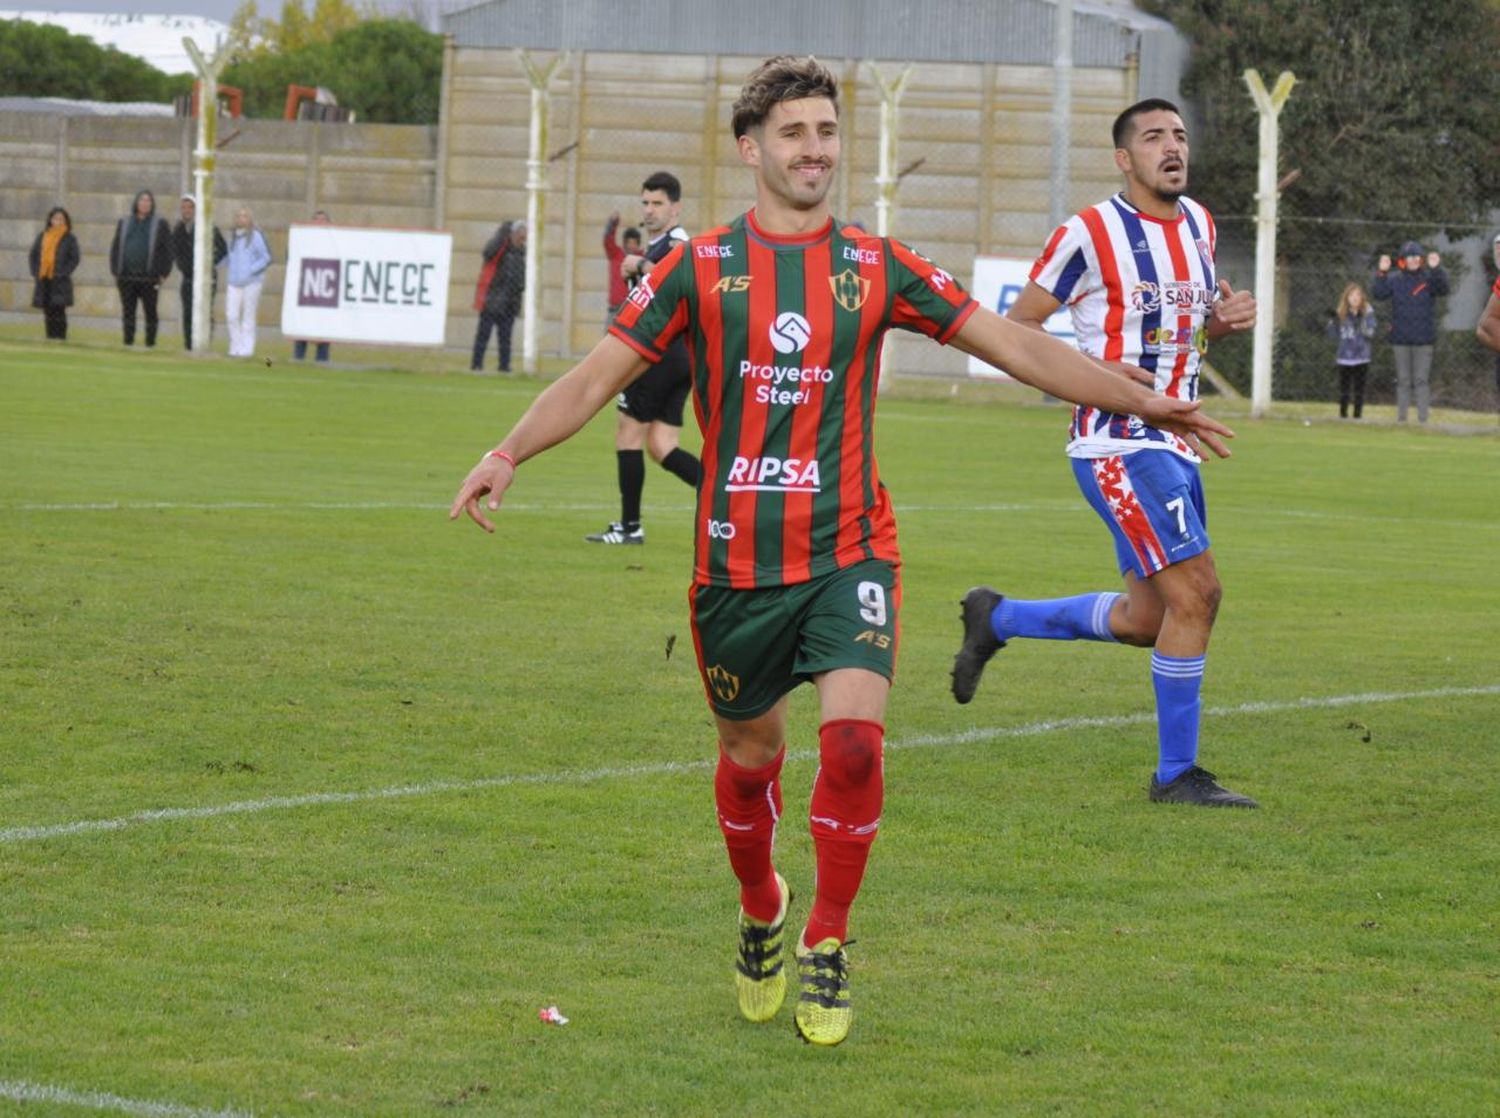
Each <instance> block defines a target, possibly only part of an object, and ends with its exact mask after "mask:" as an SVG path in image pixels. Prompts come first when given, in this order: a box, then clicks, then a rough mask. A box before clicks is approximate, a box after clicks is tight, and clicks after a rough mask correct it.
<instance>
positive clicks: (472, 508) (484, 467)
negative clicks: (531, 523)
mask: <svg viewBox="0 0 1500 1118" xmlns="http://www.w3.org/2000/svg"><path fill="white" fill-rule="evenodd" d="M515 477H516V471H515V469H514V468H513V467H512V466H511V464H510V463H509V462H507V461H506V460H505V459H504V458H496V457H494V456H492V455H489V454H486V455H485V456H484V457H483V458H481V459H480V460H479V465H477V466H475V467H474V468H473V469H472V470H470V471H469V476H468V477H466V478H464V483H463V484H462V485H460V486H459V487H458V495H457V496H456V497H454V498H453V507H452V508H450V509H449V510H448V519H449V520H457V519H458V515H459V513H461V512H466V513H468V514H469V519H470V520H472V521H473V522H474V523H475V524H478V525H479V526H480V527H481V528H483V529H484V530H485V531H486V532H493V531H494V530H495V526H494V524H492V523H490V520H489V518H488V517H486V516H485V515H484V513H483V512H481V511H480V508H479V499H480V498H481V497H483V496H484V495H485V494H486V493H488V494H489V495H490V499H489V500H488V501H486V502H485V504H486V505H488V506H489V510H490V511H491V512H494V511H495V510H496V509H498V508H499V507H500V502H501V500H502V499H503V498H504V496H505V491H506V490H507V489H509V488H510V483H511V482H512V481H514V480H515Z"/></svg>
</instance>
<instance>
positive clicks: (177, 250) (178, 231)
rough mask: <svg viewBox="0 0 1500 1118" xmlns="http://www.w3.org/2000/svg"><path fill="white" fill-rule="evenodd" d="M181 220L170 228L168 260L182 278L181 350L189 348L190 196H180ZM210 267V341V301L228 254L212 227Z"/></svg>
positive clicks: (194, 208) (193, 213)
mask: <svg viewBox="0 0 1500 1118" xmlns="http://www.w3.org/2000/svg"><path fill="white" fill-rule="evenodd" d="M179 211H180V212H181V214H182V220H181V221H179V222H178V223H177V224H176V225H174V226H173V227H172V259H173V260H174V261H175V262H176V264H177V272H178V274H179V275H181V276H182V285H181V287H180V288H179V291H178V293H179V294H180V295H181V296H182V348H183V349H192V348H193V227H194V225H195V224H196V223H197V217H198V199H196V198H194V197H193V196H192V195H191V194H184V195H183V196H182V204H181V206H180V207H179ZM210 251H212V253H213V257H214V262H213V267H212V268H210V269H209V288H208V336H209V338H210V339H212V338H213V329H214V297H215V296H216V295H218V293H219V265H220V264H221V263H222V262H223V260H224V257H225V256H227V255H228V254H229V246H228V245H227V244H225V243H224V234H223V233H220V232H219V227H218V226H217V225H215V226H214V232H213V248H212V249H211V250H210Z"/></svg>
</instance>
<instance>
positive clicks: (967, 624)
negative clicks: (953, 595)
mask: <svg viewBox="0 0 1500 1118" xmlns="http://www.w3.org/2000/svg"><path fill="white" fill-rule="evenodd" d="M1004 597H1005V596H1004V595H1003V594H1001V593H999V592H998V591H996V590H992V589H991V588H990V587H988V586H976V587H974V589H972V590H970V591H969V592H968V593H967V594H965V595H964V600H963V601H962V602H960V603H959V605H961V606H962V607H963V612H962V613H960V614H959V615H958V616H959V618H960V619H961V620H962V621H963V623H964V643H963V644H961V645H959V648H958V655H957V656H955V657H953V697H954V698H955V699H957V700H958V701H959V702H960V703H967V702H968V701H969V700H970V699H972V698H973V697H974V692H975V691H976V690H977V689H978V687H979V677H980V676H981V675H983V674H984V666H985V665H986V664H988V663H989V662H990V657H991V656H993V655H994V654H995V653H997V652H999V651H1000V650H1001V649H1002V648H1004V647H1005V642H1004V641H1003V640H1000V639H999V638H997V637H996V636H995V630H993V629H991V628H990V615H991V614H992V613H994V612H995V607H996V606H998V605H999V604H1000V603H1001V601H1002V600H1003V599H1004Z"/></svg>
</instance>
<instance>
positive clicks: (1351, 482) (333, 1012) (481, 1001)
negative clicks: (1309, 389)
mask: <svg viewBox="0 0 1500 1118" xmlns="http://www.w3.org/2000/svg"><path fill="white" fill-rule="evenodd" d="M540 386H541V382H540V381H538V380H532V379H526V378H518V379H516V380H504V381H501V380H497V379H495V378H485V379H479V378H472V377H467V376H462V375H456V374H447V373H442V372H438V371H433V370H431V369H429V371H426V372H420V373H415V372H399V371H380V370H351V369H331V370H323V369H315V368H310V367H290V366H288V365H286V364H285V363H282V362H278V363H277V364H276V365H275V366H274V367H266V366H264V365H263V364H261V363H255V364H247V363H235V362H230V361H228V360H223V359H211V360H191V359H188V358H184V357H180V356H175V355H170V354H162V355H147V354H144V353H136V352H123V351H120V350H119V349H117V348H112V347H109V346H105V345H98V346H88V345H76V344H73V343H70V345H69V348H59V347H47V348H44V347H43V346H42V345H40V344H31V343H27V342H24V341H21V340H16V339H15V338H14V337H12V338H11V339H10V340H6V341H0V1113H5V1114H20V1115H32V1114H49V1115H50V1114H58V1115H71V1114H82V1113H88V1112H91V1111H116V1112H125V1113H138V1114H151V1115H180V1116H190V1118H191V1116H198V1115H208V1114H217V1113H221V1112H225V1113H230V1112H232V1113H247V1114H254V1115H325V1114H338V1115H410V1114H428V1113H431V1114H440V1113H450V1112H452V1113H466V1114H500V1113H516V1114H542V1113H548V1114H562V1115H573V1114H578V1115H595V1114H642V1113H658V1114H684V1115H698V1114H735V1115H740V1114H743V1115H751V1114H764V1113H769V1112H777V1111H781V1112H786V1113H800V1114H826V1115H866V1114H880V1115H886V1114H889V1115H905V1114H976V1115H991V1114H1024V1113H1055V1114H1137V1113H1141V1114H1200V1113H1228V1114H1246V1115H1260V1114H1296V1115H1302V1114H1348V1115H1368V1114H1400V1115H1408V1114H1432V1115H1469V1114H1480V1113H1495V1112H1496V1110H1497V1109H1500V1075H1497V1069H1500V1013H1497V1009H1496V1006H1497V1005H1500V929H1497V920H1500V891H1497V888H1496V882H1497V880H1500V838H1497V830H1496V826H1495V809H1496V804H1497V802H1500V752H1497V729H1496V727H1497V725H1500V652H1497V644H1496V635H1495V622H1496V618H1497V617H1500V589H1497V585H1500V579H1497V574H1496V571H1497V567H1496V560H1497V557H1500V516H1497V511H1496V509H1497V497H1500V482H1497V478H1500V440H1497V439H1496V438H1495V437H1494V436H1493V435H1481V436H1475V437H1455V436H1452V435H1445V434H1442V433H1439V432H1436V431H1421V430H1398V429H1396V428H1394V427H1392V426H1389V425H1386V424H1381V423H1378V422H1377V423H1374V424H1371V425H1369V426H1353V425H1337V424H1333V423H1327V422H1317V423H1313V424H1311V425H1304V424H1303V423H1301V422H1298V421H1290V422H1289V421H1286V420H1284V419H1283V420H1274V421H1265V422H1253V421H1250V420H1248V419H1246V418H1244V417H1243V416H1239V417H1235V416H1231V418H1233V419H1234V422H1235V424H1236V426H1237V428H1238V429H1239V432H1240V438H1239V439H1238V441H1237V443H1236V447H1235V449H1236V454H1235V457H1234V458H1233V459H1232V460H1231V461H1229V462H1222V463H1221V462H1215V463H1212V464H1211V465H1209V466H1207V467H1206V468H1205V474H1206V482H1205V484H1206V487H1207V491H1208V498H1209V508H1210V527H1211V529H1212V532H1213V537H1214V542H1215V552H1216V555H1217V558H1218V563H1219V568H1220V572H1221V575H1222V577H1223V580H1224V583H1225V586H1226V595H1225V600H1224V606H1223V609H1222V611H1221V614H1220V619H1219V626H1218V631H1217V633H1216V635H1215V641H1214V645H1213V648H1212V650H1211V652H1210V656H1209V661H1208V672H1207V676H1206V686H1205V695H1204V703H1205V721H1204V735H1203V736H1204V749H1203V761H1204V763H1205V764H1206V765H1207V766H1208V767H1209V768H1211V769H1213V770H1214V771H1216V772H1217V773H1218V774H1219V775H1220V776H1221V778H1223V780H1224V781H1225V782H1226V783H1227V784H1229V785H1230V786H1231V787H1234V788H1236V789H1240V790H1243V791H1245V792H1248V793H1250V794H1252V795H1254V796H1256V797H1257V798H1259V799H1260V800H1261V802H1262V804H1263V805H1264V806H1263V810H1261V811H1259V812H1206V811H1201V810H1194V809H1186V808H1175V809H1174V808H1167V807H1161V806H1153V805H1151V804H1149V803H1148V802H1147V801H1146V797H1145V793H1144V788H1145V784H1146V781H1147V779H1148V776H1149V773H1150V770H1151V766H1152V764H1153V761H1154V755H1155V736H1154V735H1155V731H1154V725H1153V723H1152V720H1151V713H1150V712H1151V709H1152V699H1151V688H1150V680H1149V654H1148V653H1146V652H1145V651H1143V650H1139V649H1126V648H1122V647H1118V646H1104V645H1095V644H1044V643H1040V642H1022V643H1019V644H1017V645H1016V646H1014V647H1012V648H1010V649H1008V650H1006V651H1005V652H1003V653H1001V655H1000V657H999V658H998V659H997V660H996V661H995V663H994V665H993V666H992V667H991V669H990V672H989V674H988V675H987V677H986V679H985V684H984V687H983V688H982V689H981V691H980V694H979V696H978V698H977V699H976V701H975V702H974V704H973V705H972V706H969V707H963V708H960V707H958V706H956V705H955V704H954V703H953V702H952V700H951V698H950V697H949V696H948V693H947V671H948V665H949V662H950V658H951V656H952V652H953V649H954V647H955V644H956V640H957V632H958V629H957V621H956V618H957V607H956V603H957V601H958V598H959V597H960V595H961V594H962V593H963V591H964V590H965V589H966V588H967V587H969V586H970V585H972V584H974V583H976V582H981V581H988V582H993V583H995V584H996V585H998V586H999V587H1000V588H1002V589H1004V590H1006V591H1008V592H1011V593H1015V594H1018V595H1021V596H1056V595H1061V594H1065V593H1078V592H1082V591H1085V590H1089V589H1106V588H1112V587H1114V586H1115V585H1116V583H1117V575H1116V572H1115V571H1114V569H1113V562H1112V560H1113V556H1112V551H1111V548H1110V546H1109V543H1108V538H1107V535H1106V533H1105V531H1104V529H1103V528H1102V527H1101V526H1100V525H1099V524H1098V523H1097V521H1096V519H1095V518H1094V516H1093V514H1092V513H1091V512H1089V511H1088V510H1087V508H1086V507H1085V506H1084V505H1083V503H1082V501H1081V499H1080V498H1079V497H1078V495H1077V493H1076V490H1075V489H1074V487H1073V483H1072V480H1071V477H1070V475H1069V472H1068V469H1067V465H1066V461H1065V460H1064V458H1063V456H1062V453H1061V445H1062V433H1063V427H1064V424H1065V414H1064V412H1063V410H1062V409H1061V408H1057V407H1046V406H1042V405H1031V406H1020V405H1019V404H1017V403H1016V402H1014V400H1011V399H1008V397H1007V394H1006V393H1003V392H998V391H989V390H983V389H978V388H971V387H969V386H965V387H964V388H963V389H962V391H960V392H959V393H958V395H957V396H955V397H951V398H950V397H948V396H947V395H946V391H947V389H946V386H944V388H943V393H944V395H942V396H940V397H937V398H920V395H923V394H925V395H927V396H932V395H933V393H932V392H930V391H928V392H926V393H923V394H905V393H902V392H896V393H894V394H892V396H891V397H890V398H888V399H886V400H884V401H883V402H882V404H881V418H880V430H881V434H880V460H881V465H882V472H883V475H884V477H885V480H886V482H887V484H888V485H889V486H890V487H891V490H892V492H893V495H894V499H895V502H896V507H897V511H898V515H899V517H900V522H901V529H902V540H903V545H904V546H903V550H904V553H905V558H906V564H905V568H904V587H905V600H904V609H903V618H902V621H903V643H902V652H901V662H900V676H899V680H898V684H897V687H896V689H895V691H894V692H893V696H892V702H891V707H890V712H889V718H888V739H889V744H888V753H887V759H886V783H887V796H886V810H885V816H884V824H883V827H882V832H881V837H880V840H879V842H878V843H877V844H876V846H875V849H874V855H873V858H872V863H871V870H870V873H869V875H868V876H867V878H866V883H865V889H864V892H863V893H862V895H861V898H860V903H859V905H858V907H857V909H856V913H855V922H854V926H853V928H852V935H853V936H854V938H855V939H856V940H857V941H858V942H857V944H856V945H855V946H854V947H853V948H852V949H851V958H852V963H853V969H852V981H853V984H854V997H855V1000H856V1007H857V1009H856V1020H855V1026H854V1032H853V1034H852V1036H851V1038H850V1041H849V1042H848V1043H847V1044H845V1045H844V1046H842V1047H841V1048H838V1049H834V1050H830V1051H823V1050H813V1049H810V1048H807V1047H805V1046H804V1045H803V1044H801V1043H800V1042H799V1041H798V1040H797V1039H796V1038H795V1037H794V1035H793V1032H792V1027H791V1023H790V1012H789V1009H784V1010H783V1011H782V1014H781V1016H780V1017H779V1018H778V1019H777V1021H776V1022H774V1023H773V1024H771V1025H767V1026H753V1025H749V1024H747V1023H746V1022H744V1021H742V1020H740V1019H739V1017H738V1015H737V1013H736V1010H735V1003H734V993H733V983H732V954H733V946H734V920H735V909H736V892H735V886H734V883H733V879H732V877H731V875H730V873H729V869H728V864H727V860H726V858H725V856H724V852H723V848H722V843H721V840H720V838H719V834H718V830H717V827H716V825H715V821H714V812H713V802H712V787H711V779H710V776H711V769H710V762H711V759H712V757H713V755H714V742H713V732H712V723H711V720H710V718H709V715H708V711H707V708H706V705H705V703H704V701H703V697H702V690H701V687H700V684H699V682H698V678H697V674H696V671H695V668H694V664H693V657H692V642H691V637H690V634H689V631H688V628H687V623H686V606H685V591H686V585H687V578H688V572H689V552H690V544H691V531H692V523H691V515H690V504H689V494H688V493H687V491H686V490H685V489H684V488H683V487H682V486H681V485H680V484H679V483H678V482H676V481H675V480H674V479H672V478H670V477H668V476H667V475H665V474H664V473H662V472H661V471H658V470H653V471H652V472H651V474H650V475H649V477H648V480H647V490H646V508H647V530H648V538H649V542H648V544H647V546H646V547H644V548H641V549H634V548H631V549H605V548H597V547H590V546H588V545H585V544H583V543H582V542H581V541H582V536H583V535H584V534H585V533H586V532H589V531H593V530H596V529H597V528H598V527H599V526H600V525H601V524H602V523H604V522H605V521H606V520H608V519H611V518H612V517H613V515H614V510H615V505H616V502H615V493H614V463H613V455H612V450H611V438H610V432H611V430H612V419H611V417H610V416H608V415H606V416H603V417H601V418H599V419H597V420H596V421H595V422H594V423H593V424H592V425H591V426H590V427H589V428H588V429H587V430H586V431H585V432H583V433H582V434H581V435H580V436H579V437H578V438H577V439H575V440H573V442H571V443H569V444H566V445H564V446H563V447H560V448H558V449H557V450H555V451H554V452H552V453H551V454H550V455H548V456H547V457H544V458H542V459H540V460H538V461H536V462H532V463H529V464H527V465H525V466H523V468H522V476H521V479H520V481H519V483H518V484H517V486H516V487H515V488H514V489H513V490H512V497H511V499H510V501H509V502H508V503H507V505H506V508H505V509H504V510H503V512H502V513H501V514H500V516H501V519H500V530H499V531H498V533H497V534H496V536H494V537H490V536H486V535H484V534H483V533H481V532H479V531H478V530H477V529H474V528H473V527H472V526H470V525H468V524H466V523H463V524H449V523H448V522H447V521H446V510H447V505H448V502H449V501H450V500H451V498H452V495H453V492H454V490H455V489H456V488H457V485H458V482H459V481H460V480H461V478H462V477H463V475H464V473H465V472H466V471H467V470H468V468H469V466H470V465H471V464H472V463H473V461H474V460H475V459H476V458H477V457H478V455H479V454H480V453H481V452H482V451H483V450H485V449H486V448H488V447H489V446H491V445H493V443H494V442H495V440H497V439H498V437H499V436H500V435H501V434H502V433H503V432H504V430H505V429H506V428H507V426H508V425H509V423H510V422H511V421H512V420H513V419H514V418H515V417H516V416H517V415H519V413H520V412H521V411H522V410H523V409H524V407H525V406H526V404H527V403H528V402H529V400H530V399H531V397H532V396H533V395H534V394H535V393H536V391H537V390H538V389H539V388H540ZM1326 410H1327V409H1324V411H1325V413H1326ZM1376 412H1377V416H1378V409H1376ZM1475 422H1476V424H1478V423H1479V422H1480V420H1479V418H1478V417H1475ZM622 551H623V552H624V553H623V554H622V553H621V552H622ZM673 638H675V650H674V651H673V652H672V653H671V655H670V656H669V655H667V654H666V650H667V645H668V642H669V641H671V640H672V639H673ZM812 700H813V695H812V693H811V691H810V690H809V689H803V690H802V691H800V692H799V693H797V694H796V695H795V696H794V697H793V725H792V730H793V733H792V738H791V741H790V750H791V753H790V759H789V761H788V764H787V768H786V773H785V777H784V786H785V790H786V800H787V817H786V819H785V821H784V825H783V827H782V829H781V835H780V842H779V844H778V864H779V866H780V867H781V868H782V869H783V872H785V874H786V875H787V877H788V879H789V880H790V881H791V882H792V884H793V887H794V888H795V889H796V890H798V891H799V892H800V893H801V894H802V896H801V898H800V899H799V901H798V902H797V903H796V904H795V905H794V908H793V920H794V922H796V921H800V919H801V918H802V917H804V916H805V913H806V904H807V901H808V899H809V898H810V895H811V886H812V881H811V877H812V856H811V845H810V840H809V839H808V836H807V831H806V802H807V789H808V786H809V783H810V780H811V777H812V772H813V767H814V766H813V760H812V758H813V756H814V752H815V747H816V711H815V704H814V702H813V701H812ZM553 1004H555V1005H557V1006H558V1007H559V1008H560V1009H561V1011H562V1012H563V1013H564V1014H566V1015H567V1016H568V1017H570V1018H571V1023H570V1024H568V1025H567V1026H565V1027H557V1026H552V1025H545V1024H542V1023H540V1022H539V1021H538V1019H537V1011H538V1009H539V1008H540V1007H542V1006H547V1005H553Z"/></svg>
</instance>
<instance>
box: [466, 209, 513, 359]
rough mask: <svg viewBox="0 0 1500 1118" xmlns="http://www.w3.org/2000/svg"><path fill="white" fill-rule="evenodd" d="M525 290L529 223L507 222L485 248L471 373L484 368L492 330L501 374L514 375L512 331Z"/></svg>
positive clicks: (477, 294) (477, 293) (480, 276)
mask: <svg viewBox="0 0 1500 1118" xmlns="http://www.w3.org/2000/svg"><path fill="white" fill-rule="evenodd" d="M525 291H526V223H525V222H524V221H507V222H505V223H504V224H503V225H501V226H500V228H499V229H497V230H495V235H494V236H493V237H491V238H490V239H489V243H488V244H486V245H485V246H484V268H483V270H482V271H481V272H480V273H479V287H478V290H476V291H475V292H474V309H475V310H477V311H478V312H479V327H478V329H477V330H475V332H474V357H473V359H472V360H471V361H470V362H469V369H470V371H471V372H475V373H477V372H479V371H480V370H482V369H483V368H484V350H485V347H486V346H487V345H489V341H490V330H491V328H493V329H494V331H495V348H496V349H497V350H499V356H500V371H501V372H502V373H508V372H510V332H511V327H513V326H514V325H515V322H516V315H518V314H519V313H520V312H521V296H522V295H523V294H524V293H525Z"/></svg>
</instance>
